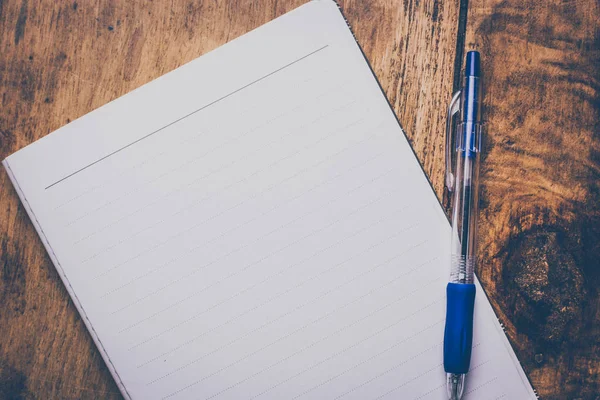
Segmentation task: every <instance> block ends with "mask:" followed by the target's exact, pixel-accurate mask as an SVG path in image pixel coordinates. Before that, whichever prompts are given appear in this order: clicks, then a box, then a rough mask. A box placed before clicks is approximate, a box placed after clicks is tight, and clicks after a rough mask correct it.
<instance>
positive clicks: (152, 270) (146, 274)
mask: <svg viewBox="0 0 600 400" xmlns="http://www.w3.org/2000/svg"><path fill="white" fill-rule="evenodd" d="M358 143H360V142H358ZM358 143H355V144H358ZM343 151H345V149H342V150H341V151H340V152H338V153H337V154H339V153H341V152H343ZM329 160H330V159H324V160H322V161H320V162H318V163H317V164H315V165H312V166H308V167H306V168H304V169H302V170H300V171H298V172H297V173H296V174H294V175H292V176H290V177H287V178H285V179H284V180H283V181H280V182H277V183H276V184H274V185H278V184H280V183H282V182H284V181H287V180H289V179H291V178H294V177H295V176H298V175H300V174H301V173H303V172H304V171H306V170H308V169H310V168H312V167H314V166H316V165H318V164H321V163H323V162H327V161H329ZM272 186H273V185H272ZM271 188H272V187H271ZM271 188H267V190H270V189H271ZM284 226H285V225H283V226H282V227H284ZM270 233H273V232H270ZM259 239H260V238H259ZM256 242H257V240H255V241H254V242H252V243H256ZM164 243H165V242H162V244H164ZM250 244H251V243H249V244H246V245H244V246H242V247H239V248H237V249H234V250H232V251H230V252H229V253H227V254H226V255H225V256H223V257H226V256H228V255H231V254H233V253H235V252H237V251H239V250H241V249H244V248H246V247H248V246H249V245H250ZM157 247H158V245H157V246H154V247H153V248H150V249H146V250H145V251H144V252H141V253H139V254H138V255H136V256H134V258H133V259H135V258H138V257H140V256H142V255H144V254H147V253H148V251H153V250H155V249H156V248H157ZM202 247H204V244H200V245H198V246H195V247H192V248H190V249H188V250H186V251H185V252H181V253H179V254H178V255H177V256H175V257H173V258H171V259H170V260H168V261H167V262H165V263H163V264H161V265H159V266H157V267H155V268H152V269H150V270H147V271H146V272H144V273H143V274H142V275H138V276H137V277H135V278H133V279H132V280H130V281H128V282H127V283H125V284H122V285H121V286H119V287H116V288H113V289H111V290H110V291H109V292H106V293H105V294H104V295H102V296H103V297H106V296H108V295H110V294H112V293H114V292H116V291H118V290H121V289H123V288H125V287H126V286H128V285H130V284H131V283H133V282H134V281H135V280H138V279H141V278H144V277H146V276H148V275H149V274H152V273H154V272H155V271H158V270H160V269H162V268H164V267H166V266H167V265H170V264H172V263H173V262H177V261H178V260H181V259H183V257H185V256H187V255H189V254H191V253H192V252H194V251H196V250H198V249H200V248H202ZM130 261H132V259H128V260H126V261H125V262H123V263H121V264H118V265H117V266H114V267H111V270H113V269H116V268H118V267H120V266H122V265H124V264H126V263H127V262H130ZM216 261H217V260H215V261H213V262H211V263H214V262H216ZM102 275H104V273H103V274H101V275H99V276H98V277H100V276H102ZM94 279H96V278H94ZM128 307H129V305H128V306H125V307H122V308H121V309H120V310H122V309H125V308H128Z"/></svg>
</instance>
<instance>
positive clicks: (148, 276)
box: [4, 1, 535, 400]
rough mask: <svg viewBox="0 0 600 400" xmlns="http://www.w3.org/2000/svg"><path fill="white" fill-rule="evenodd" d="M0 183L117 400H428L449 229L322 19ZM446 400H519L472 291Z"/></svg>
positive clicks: (134, 103)
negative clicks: (460, 396)
mask: <svg viewBox="0 0 600 400" xmlns="http://www.w3.org/2000/svg"><path fill="white" fill-rule="evenodd" d="M4 166H5V167H6V170H7V171H8V174H9V175H10V178H11V180H12V182H13V184H14V186H15V188H16V190H17V192H18V194H19V196H20V198H21V200H22V202H23V204H24V206H25V208H26V209H27V212H28V213H29V216H30V218H31V220H32V221H33V224H34V225H35V228H36V229H37V231H38V233H39V235H40V238H41V239H42V241H43V242H44V245H45V246H46V248H47V250H48V253H49V254H50V257H51V258H52V261H53V262H54V264H55V266H56V269H57V270H58V272H59V274H60V276H61V278H62V279H63V281H64V283H65V286H66V288H67V290H68V291H69V294H70V295H71V297H72V298H73V301H74V303H75V305H76V306H77V308H78V310H79V312H80V314H81V316H82V318H83V320H84V321H85V324H86V325H87V328H88V329H89V331H90V333H91V335H92V337H93V339H94V341H95V343H96V345H97V346H98V348H99V350H100V352H101V353H102V356H103V357H104V360H105V361H106V364H107V366H108V368H109V369H110V371H111V372H112V374H113V376H114V379H115V381H116V382H117V384H118V386H119V388H120V390H121V391H122V393H123V395H124V396H125V397H126V398H132V399H184V398H185V399H188V398H189V399H247V398H252V399H255V398H258V399H297V398H298V399H380V398H395V399H444V398H445V386H444V384H445V374H444V371H443V368H442V347H441V345H442V336H443V323H444V315H445V285H446V280H447V278H448V268H447V266H448V264H449V262H448V258H449V257H448V254H449V238H450V227H449V224H448V221H447V219H446V217H445V215H444V213H443V212H442V209H441V207H440V205H439V203H438V202H437V200H436V196H435V194H434V192H433V191H432V189H431V187H430V185H429V184H428V181H427V178H426V176H425V175H424V173H423V171H422V170H421V168H420V166H419V163H418V161H417V160H416V158H415V157H414V155H413V153H412V151H411V148H410V145H409V143H408V142H407V140H406V138H405V136H404V135H403V133H402V130H401V128H400V126H399V125H398V122H397V121H396V119H395V116H394V114H393V112H392V110H391V109H390V107H389V105H388V104H387V102H386V99H385V97H384V95H383V93H382V92H381V90H380V88H379V87H378V85H377V82H376V80H375V78H374V76H373V74H372V73H371V71H370V69H369V67H368V65H367V63H366V61H365V59H364V57H363V55H362V53H361V51H360V49H359V47H358V45H357V43H356V41H355V39H354V38H353V36H352V33H351V32H350V30H349V29H348V26H347V25H346V22H345V20H344V18H343V17H342V15H341V13H340V11H339V10H338V8H337V6H336V5H335V3H334V2H331V1H314V2H311V3H309V4H306V5H304V6H302V7H300V8H298V9H296V10H294V11H292V12H290V13H288V14H286V15H284V16H282V17H280V18H278V19H276V20H274V21H272V22H270V23H268V24H266V25H264V26H262V27H261V28H259V29H256V30H254V31H252V32H250V33H248V34H247V35H244V36H242V37H240V38H238V39H236V40H234V41H232V42H231V43H228V44H227V45H225V46H223V47H221V48H219V49H217V50H214V51H212V52H211V53H209V54H206V55H205V56H203V57H201V58H199V59H197V60H195V61H193V62H191V63H189V64H187V65H185V66H183V67H181V68H179V69H177V70H176V71H174V72H172V73H169V74H167V75H165V76H163V77H161V78H159V79H157V80H155V81H153V82H151V83H149V84H147V85H145V86H143V87H141V88H139V89H137V90H135V91H134V92H132V93H130V94H128V95H126V96H124V97H122V98H120V99H118V100H116V101H113V102H111V103H110V104H107V105H105V106H104V107H101V108H100V109H98V110H96V111H94V112H92V113H90V114H88V115H86V116H85V117H83V118H81V119H78V120H76V121H74V122H72V123H70V124H69V125H67V126H65V127H63V128H61V129H59V130H58V131H56V132H54V133H52V134H51V135H48V136H46V137H44V138H43V139H41V140H39V141H37V142H35V143H33V144H31V145H30V146H28V147H27V148H25V149H23V150H21V151H19V152H17V153H15V154H13V155H11V156H10V157H8V158H7V159H6V160H4ZM471 365H472V367H471V373H470V375H469V377H468V383H467V384H468V386H467V388H466V392H467V395H466V397H465V398H466V399H485V400H488V399H489V400H494V399H507V400H508V399H510V400H514V399H517V400H519V399H533V398H535V395H534V392H533V390H532V389H531V387H530V385H529V383H528V381H527V379H526V377H525V375H524V373H523V371H522V369H521V367H520V365H519V363H518V361H517V359H516V357H515V355H514V353H513V351H512V349H511V347H510V345H509V343H508V341H507V339H506V337H505V335H504V333H503V331H502V328H501V327H500V324H499V323H498V321H497V319H496V318H495V315H494V313H493V311H492V309H491V307H490V305H489V303H488V301H487V300H486V298H485V296H484V295H483V292H482V290H481V288H479V295H478V296H477V302H476V315H475V337H474V351H473V359H472V363H471Z"/></svg>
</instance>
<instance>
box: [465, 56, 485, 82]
mask: <svg viewBox="0 0 600 400" xmlns="http://www.w3.org/2000/svg"><path fill="white" fill-rule="evenodd" d="M480 64H481V61H480V57H479V52H478V51H469V52H468V53H467V63H466V67H465V76H476V77H479V75H480V73H481V66H480Z"/></svg>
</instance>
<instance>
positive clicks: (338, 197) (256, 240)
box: [112, 169, 393, 314]
mask: <svg viewBox="0 0 600 400" xmlns="http://www.w3.org/2000/svg"><path fill="white" fill-rule="evenodd" d="M392 171H393V169H390V170H389V171H387V172H384V173H382V174H380V175H378V176H376V177H374V178H371V180H369V181H367V182H363V183H362V184H361V185H359V186H357V187H354V188H352V189H351V190H349V191H347V192H346V193H344V195H340V196H337V197H334V198H332V199H330V200H328V201H327V202H326V203H321V204H319V205H318V206H315V207H313V208H312V209H311V210H310V211H308V212H306V213H304V214H302V215H300V216H298V217H296V218H294V219H293V220H290V221H288V222H285V223H284V224H282V225H280V226H278V227H277V228H274V229H272V230H270V231H269V232H267V233H265V234H263V235H262V236H259V237H257V238H256V239H254V240H253V241H252V242H249V243H247V244H245V245H242V246H240V247H237V248H235V249H233V250H231V251H230V252H229V253H226V254H224V255H222V256H221V257H219V258H217V259H215V260H212V261H211V262H209V263H208V264H207V265H206V266H210V265H212V264H214V263H216V262H218V261H220V260H222V259H224V258H226V257H228V256H230V255H232V254H234V253H236V252H238V251H239V250H242V249H245V248H247V247H249V246H251V245H253V244H256V243H258V242H260V241H261V240H262V239H264V238H266V237H268V236H270V235H272V234H273V233H275V232H277V231H279V230H281V229H283V228H285V227H287V226H290V225H292V224H293V223H295V222H298V221H301V220H302V219H304V218H306V217H307V216H309V215H311V214H314V213H315V212H317V211H320V210H321V209H322V208H323V207H324V206H327V205H330V204H331V203H333V202H335V201H337V200H340V199H341V198H343V197H344V196H347V195H349V194H351V193H353V192H355V191H356V190H359V189H362V188H364V187H365V186H367V185H369V184H372V183H373V182H376V181H377V180H379V179H381V178H383V177H384V176H386V175H388V174H389V173H391V172H392ZM304 194H305V193H304ZM299 197H302V196H297V197H296V198H299ZM384 197H385V196H384ZM384 197H382V198H384ZM288 203H289V201H288V202H286V203H285V204H288ZM285 204H283V205H285ZM281 205H282V204H280V205H278V206H276V207H274V209H277V208H279V207H280V206H281ZM272 211H273V209H270V210H267V211H266V212H265V213H264V214H265V215H266V214H268V213H270V212H272ZM349 215H352V214H349ZM339 221H340V220H338V222H339ZM243 225H244V224H241V225H238V226H237V227H234V228H233V229H232V230H236V229H238V228H239V227H240V226H243ZM232 230H230V231H232ZM230 231H227V232H225V233H224V234H221V235H219V236H217V237H216V238H213V239H210V240H209V241H208V242H205V243H202V244H200V245H198V246H195V247H193V248H191V249H189V250H188V251H187V253H186V254H181V255H179V256H178V257H176V258H173V259H171V260H169V261H167V262H166V263H163V264H161V265H159V266H157V267H155V268H153V269H150V270H148V271H146V272H144V274H142V275H138V276H137V277H135V278H133V279H131V280H130V281H128V282H127V283H125V284H123V285H121V286H119V287H118V288H116V289H115V290H120V289H122V288H123V287H125V286H129V285H130V284H132V283H133V282H135V281H136V280H139V279H142V278H145V277H146V276H148V275H150V274H151V273H154V272H156V271H158V270H160V269H162V268H163V267H165V266H167V265H170V264H171V263H172V262H175V261H177V260H180V259H182V258H183V257H184V256H186V255H187V254H189V253H192V252H194V251H195V250H197V249H200V248H203V247H205V245H206V244H210V243H212V242H214V241H215V240H217V239H219V238H221V237H224V236H225V235H226V234H227V233H230ZM315 233H318V232H315ZM309 236H311V235H309ZM309 236H307V237H309ZM204 267H205V266H202V267H200V268H204ZM126 308H127V307H126ZM122 310H123V308H121V309H119V310H117V311H115V312H113V313H112V314H115V313H116V312H118V311H122Z"/></svg>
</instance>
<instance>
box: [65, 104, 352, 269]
mask: <svg viewBox="0 0 600 400" xmlns="http://www.w3.org/2000/svg"><path fill="white" fill-rule="evenodd" d="M354 103H355V101H350V102H347V103H345V104H344V105H342V106H341V107H338V108H335V109H334V110H329V111H327V112H323V113H321V115H319V116H318V117H317V118H315V119H313V120H312V121H311V122H309V123H308V124H304V125H302V126H300V127H296V128H293V129H291V130H288V131H287V132H285V133H284V134H283V135H280V136H277V137H276V138H275V139H274V140H271V141H269V142H267V143H264V144H263V145H262V146H261V147H259V148H258V149H255V150H252V151H250V152H248V153H246V154H244V155H242V156H241V157H240V158H235V159H234V160H232V161H231V162H229V163H227V164H225V165H223V166H221V167H219V168H217V169H214V170H212V171H209V172H208V173H206V174H204V175H202V176H200V177H194V178H193V180H192V181H190V182H187V183H185V184H183V185H181V186H179V187H178V188H176V189H174V190H172V191H169V192H166V193H163V194H162V195H161V196H159V197H157V198H156V199H155V200H154V201H152V202H150V203H147V204H145V205H144V206H142V207H140V208H138V209H136V210H134V211H132V212H130V213H128V214H126V215H124V216H122V217H119V218H118V219H116V220H115V221H112V222H110V223H108V224H106V225H104V226H102V227H101V228H98V229H97V230H95V231H93V232H91V233H89V234H87V235H85V236H83V237H81V238H80V239H77V240H76V241H75V242H74V243H73V244H74V245H77V244H79V243H81V242H83V241H85V240H87V239H89V238H91V237H93V236H95V235H97V234H98V233H100V232H102V231H104V230H105V229H107V228H109V227H111V226H114V225H116V224H118V223H120V222H123V221H124V220H126V219H127V218H129V217H131V216H133V215H135V214H137V213H139V212H141V211H143V210H145V209H146V208H148V207H150V206H152V205H155V204H157V203H158V202H160V201H161V200H164V199H166V198H168V197H169V196H171V195H172V194H174V193H177V192H180V191H182V190H184V189H187V188H189V187H190V186H192V185H194V184H196V183H198V182H200V181H202V180H204V179H206V178H209V177H211V176H213V175H215V174H218V173H220V172H223V171H224V170H226V169H228V168H229V167H231V166H234V165H236V164H239V163H241V162H242V161H244V160H246V159H247V158H248V157H250V156H251V155H254V154H256V153H258V152H260V151H261V150H264V149H265V148H267V147H269V146H272V145H274V144H276V143H278V142H281V141H282V140H283V139H285V138H287V137H288V136H290V135H292V134H295V133H297V132H296V129H302V128H306V127H307V126H310V125H312V124H313V123H315V122H317V121H320V120H321V119H323V118H325V117H328V116H330V115H332V114H335V113H336V112H339V111H343V110H346V108H347V107H348V106H350V105H352V104H354ZM359 122H360V120H356V121H355V123H359ZM263 126H264V125H263ZM350 126H353V123H350V124H348V125H345V126H344V127H342V128H338V129H347V128H349V127H350ZM261 127H262V126H261ZM256 129H258V128H256ZM338 129H335V130H333V132H337V131H338ZM329 134H332V132H329ZM238 137H239V136H238ZM238 137H236V138H234V139H237V138H238ZM327 138H328V137H327V136H326V137H325V138H324V139H327ZM234 139H232V141H233V140H234ZM320 141H321V140H319V141H318V142H320ZM227 143H229V142H227ZM227 143H226V144H227ZM218 147H222V146H218ZM214 149H215V148H213V149H211V150H209V151H208V152H206V153H204V154H203V155H202V156H204V155H207V154H209V153H211V152H212V151H213V150H214ZM301 151H302V150H301ZM296 154H298V153H293V154H291V155H289V156H287V157H284V158H281V159H279V160H277V161H275V162H280V161H283V160H285V159H287V158H289V157H292V156H294V155H296ZM275 162H274V163H275ZM182 166H185V165H182ZM271 166H272V164H271V165H268V166H267V167H264V168H261V169H259V170H257V171H255V172H254V173H252V174H250V175H248V176H246V177H245V178H242V179H241V180H239V181H237V182H234V183H231V184H230V185H228V186H226V187H224V188H222V189H221V190H220V191H218V192H215V193H212V194H210V195H207V196H205V197H203V198H201V199H199V200H197V201H196V202H194V203H192V204H190V205H188V206H186V207H184V208H182V209H180V210H178V211H176V212H175V213H173V214H171V215H169V216H167V217H164V218H163V219H161V220H159V221H157V222H155V223H154V224H153V225H149V226H146V227H145V228H143V229H142V230H139V231H137V232H135V233H133V234H131V235H130V236H129V237H127V238H125V239H122V240H120V241H119V242H117V243H116V244H114V245H112V246H110V247H106V248H104V249H101V250H100V251H98V252H96V253H95V254H93V255H91V256H89V257H88V258H86V259H84V260H82V261H81V262H82V263H85V262H87V261H89V260H91V259H94V258H96V257H98V256H99V255H100V254H102V253H103V252H104V251H105V250H109V249H111V248H113V247H115V246H118V245H120V244H123V243H125V242H126V241H127V240H128V239H130V238H132V237H135V236H136V235H138V234H139V233H141V232H144V231H145V230H147V229H149V228H152V227H154V226H156V225H157V224H160V223H162V222H163V221H164V220H166V219H168V218H171V217H174V216H176V215H179V214H180V213H182V212H184V211H186V210H188V209H190V208H191V207H193V206H195V205H198V204H200V202H202V201H205V200H208V199H210V198H212V197H214V196H217V195H219V194H221V193H223V192H224V191H226V190H227V189H229V188H231V187H233V186H235V185H237V184H239V183H242V182H244V181H245V180H247V179H248V178H250V177H252V176H255V175H256V174H258V173H260V172H264V171H265V170H268V169H269V168H270V167H271ZM161 176H165V175H161ZM159 178H160V177H159ZM157 179H158V178H157ZM154 181H155V180H154V179H153V180H152V181H149V182H154ZM106 204H108V203H106ZM98 210H99V209H96V210H93V211H91V212H90V213H89V214H86V215H85V216H87V215H92V214H93V213H95V212H97V211H98Z"/></svg>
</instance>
